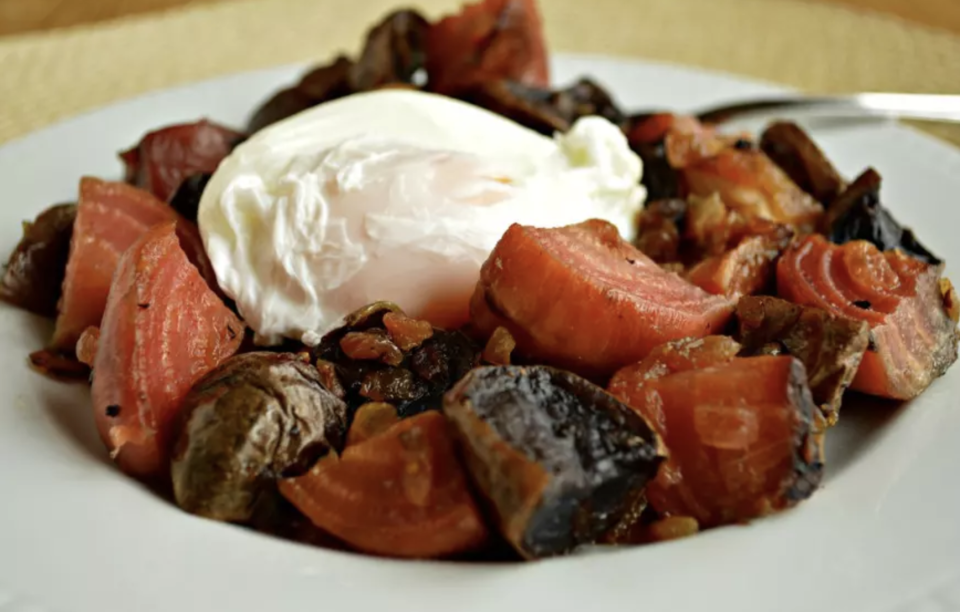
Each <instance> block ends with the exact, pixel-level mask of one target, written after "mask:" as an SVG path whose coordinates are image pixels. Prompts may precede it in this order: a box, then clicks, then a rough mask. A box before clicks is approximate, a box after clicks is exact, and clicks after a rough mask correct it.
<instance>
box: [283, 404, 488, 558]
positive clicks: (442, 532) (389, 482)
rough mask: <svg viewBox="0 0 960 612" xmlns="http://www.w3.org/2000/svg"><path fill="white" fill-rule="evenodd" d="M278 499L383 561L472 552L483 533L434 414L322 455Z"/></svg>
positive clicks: (445, 427) (446, 431)
mask: <svg viewBox="0 0 960 612" xmlns="http://www.w3.org/2000/svg"><path fill="white" fill-rule="evenodd" d="M280 491H281V492H282V493H283V495H284V497H286V498H287V499H288V500H290V502H292V503H293V504H294V505H295V506H296V507H297V508H298V509H299V510H300V511H301V512H303V513H304V514H305V515H307V516H308V517H310V520H311V521H313V523H314V524H315V525H317V526H318V527H320V528H322V529H324V530H326V531H328V532H330V533H332V534H334V535H335V536H337V537H338V538H340V539H342V540H343V541H344V542H347V543H348V544H350V545H351V546H352V547H354V548H356V549H358V550H362V551H366V552H370V553H374V554H380V555H386V556H391V557H444V556H449V555H453V554H457V553H463V552H467V551H473V550H477V549H479V548H481V547H483V545H484V544H485V543H486V541H487V538H488V530H487V527H486V525H485V524H484V521H483V517H482V516H481V514H480V511H479V509H478V508H477V504H476V503H475V502H474V500H473V498H472V496H471V494H470V489H469V487H468V486H467V479H466V476H465V475H464V473H463V468H462V467H461V466H460V461H459V460H458V458H457V455H456V449H455V448H454V444H453V438H452V436H451V432H450V427H449V424H448V423H447V420H446V419H445V418H444V416H443V415H442V414H440V413H438V412H430V413H425V414H421V415H418V416H415V417H412V418H409V419H406V420H404V421H402V422H400V423H397V424H395V425H393V426H392V427H390V428H389V429H387V430H386V431H384V432H382V433H380V434H378V435H375V436H373V437H371V438H369V439H367V440H365V441H362V442H360V443H358V444H354V445H351V446H348V447H347V448H346V449H345V450H344V451H343V454H342V455H341V456H340V457H337V456H336V455H330V456H327V457H325V458H323V459H321V460H320V461H319V462H317V464H316V465H314V466H313V467H312V468H311V469H310V470H309V471H308V472H307V473H305V474H303V475H302V476H298V477H295V478H290V479H287V480H284V481H282V482H281V483H280Z"/></svg>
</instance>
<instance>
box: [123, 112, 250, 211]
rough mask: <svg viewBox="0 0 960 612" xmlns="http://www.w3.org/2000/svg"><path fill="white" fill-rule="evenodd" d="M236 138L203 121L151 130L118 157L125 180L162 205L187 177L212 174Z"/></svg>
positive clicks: (231, 147) (224, 129) (223, 129)
mask: <svg viewBox="0 0 960 612" xmlns="http://www.w3.org/2000/svg"><path fill="white" fill-rule="evenodd" d="M240 138H243V134H241V133H240V132H236V131H234V130H231V129H230V128H227V127H224V126H222V125H217V124H216V123H213V122H210V121H207V120H206V119H204V120H201V121H197V122H195V123H183V124H179V125H170V126H167V127H164V128H161V129H159V130H154V131H153V132H150V133H148V134H147V135H145V136H144V137H143V139H141V140H140V142H139V143H138V144H137V145H136V146H135V147H133V148H132V149H129V150H128V151H124V152H123V153H121V154H120V159H122V160H123V163H124V164H125V165H126V179H125V180H126V181H127V182H128V183H130V184H132V185H135V186H136V187H139V188H141V189H143V190H144V191H149V192H150V193H152V194H153V195H155V196H156V197H157V198H159V199H161V200H163V201H165V202H166V201H168V200H169V199H170V197H171V196H172V195H173V194H174V193H175V192H176V191H177V189H178V188H179V187H180V183H182V182H183V181H184V179H186V178H187V177H189V176H192V175H194V174H198V173H204V172H213V171H214V170H216V169H217V166H219V165H220V162H221V160H223V158H224V157H226V156H227V155H228V154H229V153H230V151H231V150H233V146H234V142H235V141H237V140H238V139H240Z"/></svg>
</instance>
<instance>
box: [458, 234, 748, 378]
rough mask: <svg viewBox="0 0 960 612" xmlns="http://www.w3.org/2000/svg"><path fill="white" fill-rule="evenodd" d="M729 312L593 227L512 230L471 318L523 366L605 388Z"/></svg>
mask: <svg viewBox="0 0 960 612" xmlns="http://www.w3.org/2000/svg"><path fill="white" fill-rule="evenodd" d="M733 306H734V303H733V300H731V299H728V298H725V297H719V296H712V295H710V294H708V293H706V292H705V291H703V290H702V289H700V288H699V287H696V286H694V285H692V284H690V283H688V282H687V281H685V280H683V279H682V278H679V277H677V275H675V274H671V273H669V272H666V271H665V270H663V269H662V268H661V267H660V266H658V265H657V264H656V263H654V262H653V261H651V260H650V259H648V258H647V257H646V256H645V255H644V254H643V253H641V252H640V251H638V250H637V249H636V248H634V247H633V246H632V245H630V244H629V243H627V242H626V241H624V240H623V238H622V237H621V236H620V234H619V232H618V231H617V228H616V227H614V226H613V225H611V224H610V223H607V222H606V221H602V220H599V219H592V220H590V221H585V222H583V223H578V224H576V225H568V226H566V227H558V228H536V227H528V226H522V225H513V226H511V227H510V228H509V229H508V230H507V231H506V233H504V235H503V237H502V238H501V239H500V242H498V243H497V246H496V248H494V250H493V252H492V253H491V254H490V257H489V258H488V259H487V261H486V262H485V263H484V265H483V267H482V268H481V271H480V280H479V282H478V283H477V288H476V290H475V291H474V294H473V297H472V299H471V301H470V314H471V317H472V320H473V323H474V325H475V327H476V329H477V331H478V332H479V333H480V334H482V335H484V336H487V335H489V334H491V333H493V330H495V329H496V328H497V327H501V326H503V327H506V328H507V329H508V330H509V331H510V333H511V334H512V335H513V337H514V339H515V340H516V341H517V350H516V353H517V355H518V356H522V357H523V358H524V359H528V360H530V361H531V362H533V363H541V364H549V365H554V366H558V367H562V368H565V369H568V370H570V371H573V372H576V373H578V374H580V375H581V376H587V377H589V378H591V379H596V380H601V379H602V380H605V379H606V378H607V377H609V376H610V374H612V373H613V372H615V371H616V370H618V369H619V368H621V367H623V366H624V365H626V364H629V363H633V362H636V361H637V360H639V359H642V358H643V357H645V356H646V355H647V353H649V352H650V350H652V349H653V348H654V347H656V346H657V345H659V344H662V343H663V342H667V341H670V340H676V339H679V338H686V337H690V336H697V337H700V336H706V335H708V334H711V333H715V332H717V331H719V330H720V329H722V328H723V327H724V326H725V325H726V323H727V321H728V320H729V318H730V316H731V314H732V312H733Z"/></svg>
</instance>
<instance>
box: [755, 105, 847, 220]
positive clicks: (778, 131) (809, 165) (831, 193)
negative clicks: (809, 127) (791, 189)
mask: <svg viewBox="0 0 960 612" xmlns="http://www.w3.org/2000/svg"><path fill="white" fill-rule="evenodd" d="M760 148H761V149H763V152H764V153H766V154H767V156H768V157H769V158H770V159H772V160H773V162H774V163H775V164H777V165H778V166H780V168H781V169H782V170H783V171H784V172H786V173H787V176H789V177H790V178H791V179H792V180H793V182H794V183H796V184H797V185H798V186H799V187H800V189H803V190H804V191H806V192H807V193H809V194H810V195H812V196H813V197H814V198H816V199H817V201H819V202H820V203H821V204H823V205H824V206H828V205H829V204H830V203H831V202H833V200H834V199H835V198H836V197H837V195H839V194H840V192H841V191H843V188H844V187H845V185H844V180H843V178H841V177H840V173H839V172H837V169H836V168H834V167H833V164H831V163H830V160H829V159H827V156H826V155H824V154H823V151H821V150H820V147H818V146H817V144H816V143H815V142H813V140H812V139H811V138H810V137H809V136H808V135H807V133H806V132H804V131H803V130H802V129H800V126H798V125H797V124H795V123H791V122H789V121H781V122H778V123H774V124H773V125H771V126H770V127H768V128H767V129H766V130H764V132H763V135H762V136H761V137H760Z"/></svg>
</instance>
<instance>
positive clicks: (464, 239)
mask: <svg viewBox="0 0 960 612" xmlns="http://www.w3.org/2000/svg"><path fill="white" fill-rule="evenodd" d="M641 172H642V164H641V161H640V158H639V157H638V156H637V155H636V154H634V153H633V152H632V151H631V150H630V148H629V146H628V145H627V141H626V138H625V137H624V135H623V134H622V132H621V131H620V130H619V128H617V127H616V126H615V125H613V124H612V123H610V122H609V121H607V120H606V119H603V118H601V117H586V118H583V119H581V120H579V121H578V122H577V123H576V124H575V125H574V126H573V128H572V129H571V130H570V131H569V132H568V133H567V134H563V135H557V136H556V137H555V138H553V139H550V138H547V137H544V136H542V135H540V134H538V133H536V132H533V131H531V130H529V129H527V128H524V127H522V126H520V125H518V124H516V123H514V122H512V121H510V120H508V119H505V118H503V117H501V116H499V115H496V114H494V113H491V112H489V111H486V110H484V109H481V108H479V107H476V106H472V105H470V104H466V103H464V102H460V101H457V100H454V99H451V98H447V97H443V96H438V95H434V94H428V93H423V92H419V91H411V90H399V89H385V90H379V91H373V92H369V93H361V94H355V95H352V96H348V97H345V98H340V99H338V100H334V101H331V102H327V103H325V104H321V105H319V106H316V107H314V108H312V109H308V110H306V111H304V112H302V113H300V114H298V115H295V116H293V117H290V118H288V119H286V120H284V121H281V122H279V123H277V124H275V125H273V126H270V127H268V128H266V129H264V130H262V131H260V132H258V133H257V134H255V135H254V136H253V137H251V138H250V139H249V140H247V141H246V142H244V143H243V144H241V145H240V146H238V147H237V148H236V149H235V150H234V151H233V152H232V153H231V155H230V156H228V157H227V158H226V159H225V160H224V161H223V162H222V163H221V164H220V166H219V168H218V169H217V171H216V172H215V173H214V175H213V177H212V178H211V180H210V182H209V183H208V185H207V187H206V189H205V190H204V192H203V196H202V198H201V202H200V208H199V213H198V223H199V227H200V233H201V235H202V237H203V241H204V246H205V247H206V250H207V254H208V255H209V257H210V261H211V263H212V265H213V268H214V271H215V272H216V275H217V280H218V281H219V283H220V286H221V288H222V289H223V291H224V292H225V293H226V294H227V295H229V296H230V297H231V298H232V299H234V300H235V301H236V303H237V306H238V308H239V310H240V313H241V315H242V316H243V317H244V319H245V320H246V322H247V324H248V325H250V327H251V328H252V329H253V330H254V331H255V332H256V335H257V340H258V342H260V343H262V344H273V343H277V342H279V341H280V340H281V339H282V338H284V337H288V338H294V339H297V340H301V341H302V342H304V343H305V344H307V345H315V344H317V343H318V342H319V341H320V338H321V337H322V335H323V334H324V333H325V332H327V331H329V330H330V329H333V328H334V327H336V326H337V325H338V324H340V322H341V321H342V319H343V317H344V316H345V315H347V314H349V313H350V312H352V311H354V310H355V309H357V308H359V307H361V306H363V305H365V304H367V303H370V302H374V301H378V300H388V301H391V302H395V303H397V304H399V305H400V306H401V307H402V308H404V310H405V311H406V312H407V313H408V314H409V315H411V316H414V317H417V318H425V319H428V320H430V321H431V322H432V323H433V324H434V325H437V326H440V327H455V326H458V325H460V324H463V323H465V322H466V321H467V320H468V317H469V311H468V309H469V300H470V295H471V293H472V291H473V288H474V286H475V284H476V282H477V278H478V275H479V269H480V266H481V264H483V262H484V261H485V260H486V258H487V256H488V255H489V254H490V251H491V250H492V249H493V247H494V246H495V245H496V243H497V241H498V240H499V239H500V237H501V236H502V235H503V233H504V232H505V231H506V230H507V228H508V227H509V226H510V225H511V224H513V223H521V224H525V225H536V226H539V227H557V226H562V225H568V224H571V223H577V222H580V221H584V220H586V219H590V218H601V219H606V220H608V221H610V222H612V223H614V224H615V225H616V226H617V227H618V228H619V230H620V232H621V234H623V235H624V236H625V237H627V238H630V237H632V234H633V232H634V226H635V221H636V216H637V214H638V213H639V211H640V209H641V207H642V205H643V200H644V197H645V192H644V189H643V187H642V186H641V185H640V184H639V181H640V177H641Z"/></svg>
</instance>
